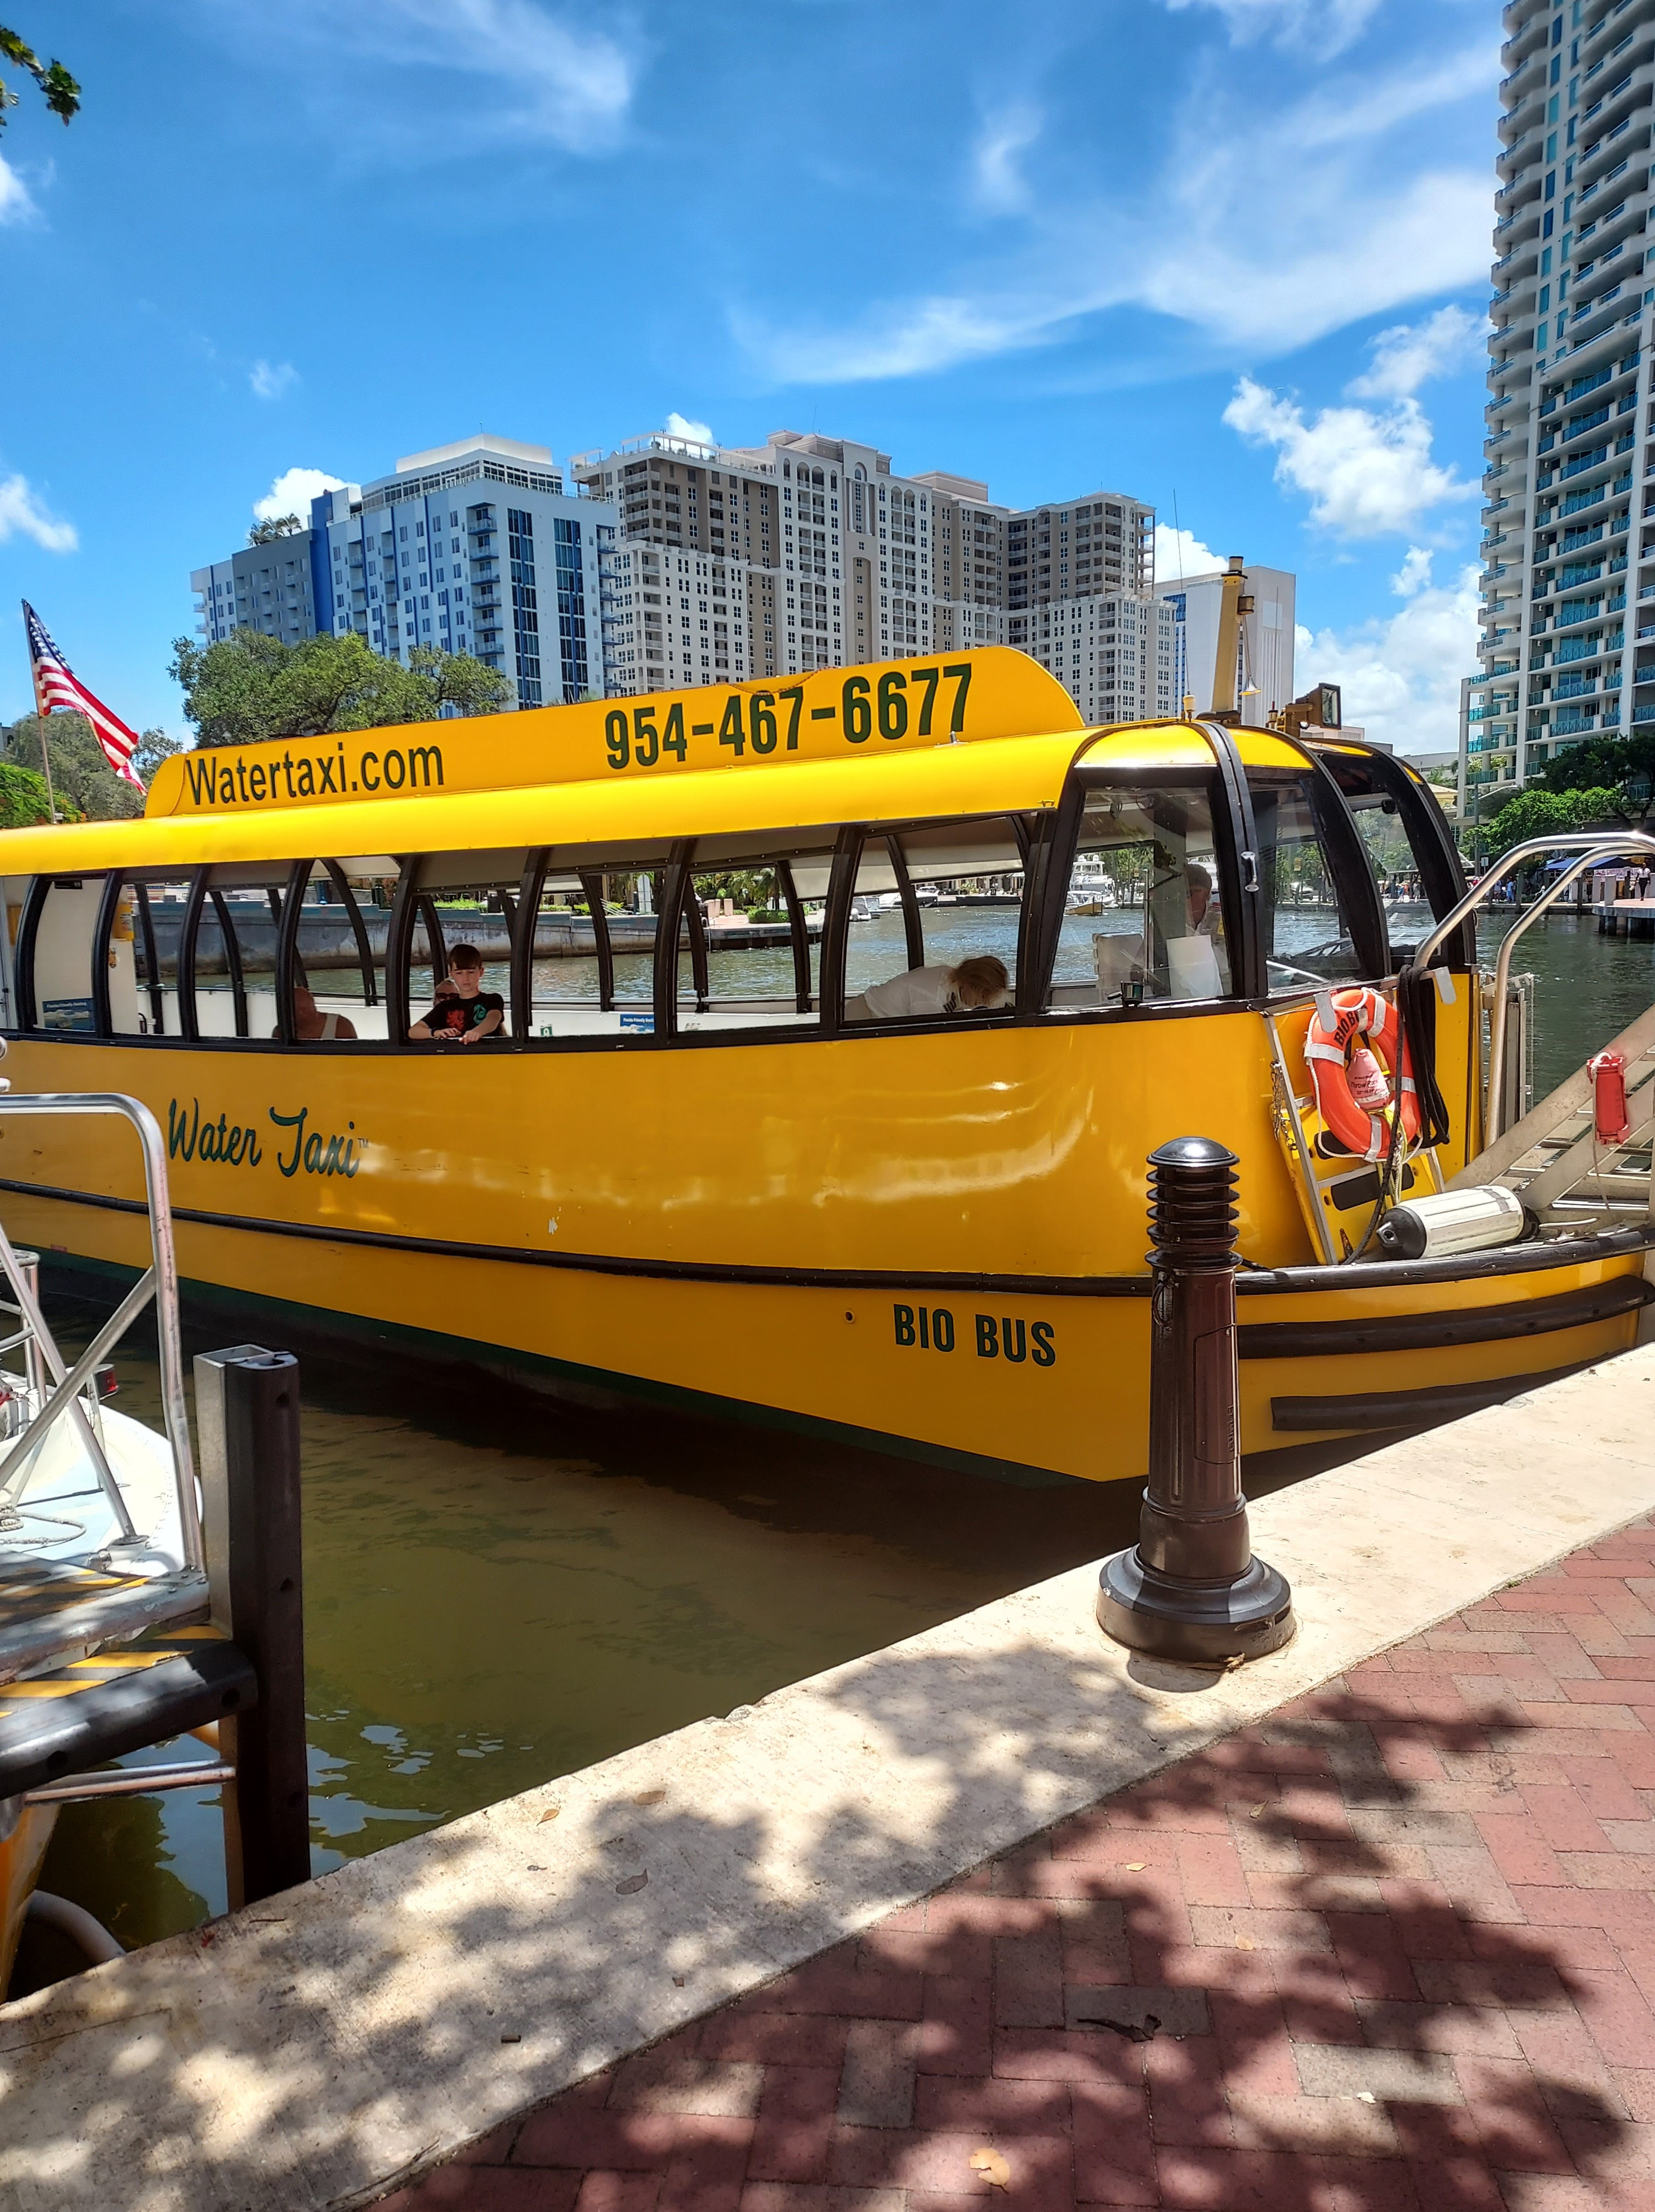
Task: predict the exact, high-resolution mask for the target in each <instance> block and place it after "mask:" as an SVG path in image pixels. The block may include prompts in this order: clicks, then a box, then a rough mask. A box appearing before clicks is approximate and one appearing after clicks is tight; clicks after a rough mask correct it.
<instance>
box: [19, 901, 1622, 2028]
mask: <svg viewBox="0 0 1655 2212" xmlns="http://www.w3.org/2000/svg"><path fill="white" fill-rule="evenodd" d="M926 921H927V953H928V957H932V958H939V959H941V958H947V959H957V958H958V957H962V956H963V954H964V953H965V952H967V951H996V950H1004V951H1008V952H1009V951H1011V950H1013V949H1014V942H1015V915H1014V913H1013V911H1012V910H1010V909H1005V910H1001V909H998V908H983V909H975V910H970V911H969V912H966V911H956V912H952V913H936V912H933V913H931V914H928V915H927V917H926ZM1293 921H1294V924H1295V927H1298V928H1300V929H1302V931H1303V933H1304V937H1303V941H1304V943H1305V944H1307V945H1308V944H1309V943H1311V942H1313V941H1314V939H1315V937H1316V935H1317V933H1318V932H1319V933H1321V934H1323V935H1324V934H1325V933H1326V931H1325V926H1324V924H1323V923H1322V922H1321V921H1319V920H1318V918H1317V917H1316V916H1314V915H1305V916H1302V917H1299V916H1295V917H1293ZM1102 926H1104V924H1102V923H1100V922H1098V921H1093V922H1090V923H1088V924H1087V925H1086V927H1102ZM1509 926H1510V918H1509V917H1501V918H1499V919H1497V920H1496V921H1494V922H1493V923H1491V924H1489V925H1488V927H1486V928H1485V931H1484V934H1483V939H1482V948H1481V949H1482V954H1483V957H1484V958H1485V960H1486V961H1489V962H1491V961H1492V958H1493V956H1494V950H1495V948H1496V946H1497V945H1498V941H1499V938H1500V933H1501V932H1502V931H1503V929H1504V928H1506V927H1509ZM718 957H719V958H720V960H721V962H723V961H728V962H732V963H734V962H740V963H746V964H745V980H746V981H748V982H749V987H761V986H762V987H770V983H771V981H772V976H771V972H770V971H771V969H772V968H773V967H774V965H775V963H776V959H777V956H776V955H775V954H772V953H769V952H757V953H751V954H743V953H726V954H721V955H719V956H718ZM781 957H782V958H784V959H785V958H786V957H788V956H786V955H785V954H784V955H782V956H781ZM851 961H852V969H851V982H852V986H853V987H861V986H862V985H863V984H865V983H867V982H868V981H873V980H874V979H875V978H876V976H879V975H885V974H888V973H890V972H891V969H892V968H893V967H900V966H901V965H902V964H903V956H902V927H901V921H900V917H899V916H896V915H881V916H880V917H879V920H878V921H874V922H872V923H869V924H867V925H863V926H861V927H859V928H858V929H857V930H856V931H855V932H854V933H853V935H852V939H851ZM587 964H589V963H580V962H559V963H556V965H557V970H558V975H557V987H558V988H559V989H560V990H564V991H566V990H569V989H570V987H571V985H572V984H573V982H574V974H573V971H577V970H579V969H581V968H583V967H584V966H586V965H587ZM1517 965H1518V967H1519V968H1524V969H1530V970H1532V972H1533V973H1534V975H1535V976H1536V1007H1537V1021H1536V1030H1537V1035H1536V1048H1535V1055H1534V1057H1535V1080H1536V1090H1537V1091H1543V1090H1545V1089H1547V1088H1549V1087H1550V1086H1551V1085H1554V1084H1555V1083H1556V1082H1558V1081H1559V1080H1561V1078H1562V1077H1563V1076H1564V1075H1565V1074H1567V1073H1568V1072H1569V1071H1570V1069H1571V1068H1573V1067H1576V1066H1579V1065H1580V1064H1581V1062H1582V1061H1583V1060H1585V1057H1586V1056H1587V1055H1588V1054H1590V1053H1591V1051H1593V1050H1595V1049H1596V1048H1597V1047H1598V1046H1599V1045H1601V1044H1602V1043H1603V1042H1605V1041H1606V1040H1607V1038H1608V1037H1609V1036H1611V1035H1613V1034H1614V1033H1615V1031H1616V1030H1619V1029H1621V1028H1622V1027H1623V1026H1624V1025H1625V1024H1626V1023H1627V1022H1628V1021H1630V1020H1631V1019H1632V1018H1634V1016H1635V1015H1636V1014H1637V1013H1639V1012H1641V1011H1642V1010H1643V1008H1644V1007H1645V1006H1647V1005H1648V1004H1649V1003H1650V1001H1651V999H1652V997H1655V945H1651V944H1649V943H1646V942H1642V941H1636V940H1628V939H1610V938H1600V937H1599V936H1598V935H1597V927H1596V924H1595V922H1594V921H1592V920H1591V918H1589V917H1588V918H1584V919H1576V918H1574V917H1567V916H1564V917H1548V918H1547V919H1546V920H1544V921H1542V922H1541V923H1540V924H1538V925H1537V926H1536V927H1535V928H1534V929H1533V930H1531V931H1530V933H1529V934H1528V936H1527V938H1526V939H1525V940H1524V945H1523V947H1522V948H1521V951H1520V953H1519V955H1518V962H1517ZM576 987H578V986H576ZM593 987H594V989H595V976H594V978H593ZM726 987H734V985H733V981H732V983H731V984H729V985H727V986H726ZM58 1316H59V1318H60V1319H62V1320H63V1321H64V1322H65V1326H64V1338H65V1340H66V1341H74V1340H75V1339H76V1334H77V1330H76V1325H75V1324H76V1321H77V1320H79V1319H80V1318H81V1317H80V1316H77V1315H76V1313H75V1312H74V1310H71V1309H68V1308H64V1307H59V1308H58ZM188 1323H189V1333H190V1336H191V1348H192V1349H193V1350H203V1349H206V1348H208V1347H209V1346H210V1345H213V1344H218V1343H222V1342H224V1341H226V1340H228V1339H229V1338H230V1337H232V1336H233V1334H234V1332H233V1331H231V1330H229V1329H228V1328H227V1327H226V1325H225V1324H224V1323H223V1322H218V1323H217V1324H216V1326H215V1325H210V1324H209V1323H206V1322H203V1321H202V1319H201V1318H200V1317H199V1316H194V1315H191V1316H188ZM117 1365H118V1368H119V1376H120V1385H121V1393H120V1397H119V1401H118V1402H119V1404H120V1405H121V1406H122V1407H124V1408H125V1410H126V1411H128V1412H131V1413H135V1414H137V1416H138V1417H139V1418H140V1419H149V1420H152V1421H154V1422H155V1425H159V1407H158V1403H157V1396H156V1374H155V1364H154V1361H153V1358H151V1357H149V1355H148V1354H147V1353H146V1352H145V1351H144V1350H143V1347H142V1346H139V1347H138V1348H137V1349H136V1350H134V1351H131V1352H126V1353H125V1354H123V1355H122V1357H121V1358H119V1360H118V1362H117ZM303 1389H304V1407H305V1411H304V1459H305V1572H306V1589H305V1604H306V1621H307V1659H308V1683H309V1699H308V1702H309V1706H310V1712H311V1721H310V1730H309V1733H310V1741H311V1747H312V1748H311V1766H312V1776H311V1778H312V1792H313V1794H312V1813H313V1867H314V1869H315V1871H317V1872H318V1873H320V1872H323V1871H325V1870H326V1869H328V1868H330V1867H332V1866H336V1865H338V1863H340V1862H341V1861H342V1860H344V1859H345V1858H347V1857H356V1856H359V1855H360V1854H362V1853H364V1852H367V1851H371V1850H378V1849H380V1848H381V1847H382V1846H383V1845H384V1844H387V1843H391V1842H394V1841H396V1840H397V1839H398V1838H401V1837H404V1836H408V1835H411V1834H414V1833H417V1832H418V1831H419V1830H421V1829H422V1828H426V1827H429V1826H433V1825H435V1823H437V1822H440V1821H442V1820H450V1819H453V1818H454V1817H455V1816H456V1815H457V1814H461V1813H465V1812H468V1811H471V1810H473V1809H475V1808H477V1807H478V1806H481V1805H484V1804H488V1803H490V1802H494V1801H495V1800H496V1799H498V1798H500V1797H502V1796H508V1795H510V1794H512V1793H514V1792H515V1791H517V1790H523V1789H526V1788H528V1787H530V1786H532V1784H535V1783H538V1782H541V1781H545V1780H546V1779H547V1778H550V1777H551V1776H554V1775H557V1774H560V1773H563V1772H567V1771H569V1770H570V1769H571V1768H574V1767H577V1766H581V1765H586V1764H587V1763H588V1762H590V1761H592V1760H594V1759H601V1758H603V1757H604V1756H605V1755H606V1754H607V1753H611V1752H614V1751H617V1750H619V1749H622V1748H624V1747H625V1746H627V1745H629V1744H632V1743H636V1742H638V1741H642V1740H643V1739H645V1738H648V1737H650V1736H653V1735H660V1733H662V1732H663V1731H664V1730H666V1729H672V1728H677V1727H679V1726H682V1725H683V1724H684V1723H686V1722H688V1721H691V1720H695V1719H697V1718H699V1717H702V1716H703V1715H706V1714H709V1713H721V1712H727V1711H730V1710H731V1708H732V1707H733V1706H735V1705H743V1704H747V1703H751V1701H752V1700H753V1699H755V1698H758V1697H760V1696H762V1695H763V1694H764V1692H766V1691H768V1690H770V1689H773V1688H776V1687H777V1686H779V1685H781V1684H782V1683H784V1682H788V1681H792V1680H797V1679H798V1678H799V1677H800V1676H801V1675H804V1674H810V1673H812V1672H813V1671H815V1670H816V1669H818V1668H823V1667H827V1666H831V1665H833V1664H835V1663H836V1662H838V1661H841V1660H843V1659H847V1658H850V1657H853V1656H855V1655H857V1654H859V1653H861V1652H864V1651H868V1650H875V1649H878V1648H879V1646H881V1645H883V1644H888V1643H890V1642H891V1641H893V1640H894V1639H896V1638H899V1637H903V1636H906V1635H910V1634H912V1633H914V1632H916V1631H917V1630H919V1629H921V1628H923V1627H927V1626H930V1625H931V1624H933V1623H934V1622H936V1621H938V1620H946V1619H948V1618H949V1617H950V1616H952V1614H955V1613H960V1612H963V1611H964V1610H966V1609H967V1608H969V1607H972V1606H977V1605H981V1604H983V1603H985V1602H986V1601H989V1599H991V1598H994V1597H996V1596H1000V1595H1003V1594H1004V1593H1005V1592H1007V1591H1008V1590H1011V1589H1017V1588H1019V1587H1020V1586H1021V1585H1022V1584H1024V1583H1028V1582H1030V1581H1032V1580H1034V1579H1036V1578H1037V1577H1039V1576H1041V1575H1044V1574H1048V1573H1052V1572H1055V1571H1057V1570H1058V1569H1060V1568H1062V1567H1063V1566H1067V1565H1072V1564H1074V1562H1076V1561H1078V1560H1080V1559H1086V1558H1089V1557H1092V1556H1095V1555H1096V1554H1097V1553H1100V1552H1102V1551H1104V1550H1105V1549H1107V1548H1109V1547H1111V1546H1113V1545H1116V1544H1118V1543H1121V1542H1124V1541H1130V1538H1131V1534H1132V1533H1133V1522H1134V1520H1135V1501H1134V1500H1133V1499H1132V1498H1130V1497H1129V1496H1128V1495H1126V1494H1125V1490H1124V1486H1122V1490H1121V1492H1120V1493H1119V1494H1117V1492H1114V1491H1111V1490H1104V1491H1098V1492H1090V1491H1087V1490H1085V1489H1083V1488H1081V1487H1080V1486H1066V1487H1062V1488H1053V1489H1047V1490H1015V1489H1010V1488H1006V1487H1002V1486H999V1485H997V1484H995V1483H991V1482H988V1481H984V1480H978V1479H976V1478H973V1477H969V1476H964V1475H958V1474H948V1473H945V1472H943V1471H941V1470H939V1469H937V1468H929V1467H927V1466H924V1465H923V1464H922V1463H919V1462H910V1461H907V1460H898V1459H894V1458H886V1457H884V1456H882V1455H879V1454H876V1453H872V1452H862V1451H856V1450H853V1449H849V1448H840V1447H835V1446H832V1445H829V1444H825V1443H813V1442H805V1441H802V1440H800V1439H799V1438H797V1437H789V1436H787V1435H783V1434H781V1433H779V1432H772V1431H764V1430H761V1429H755V1428H748V1427H745V1426H737V1425H725V1424H716V1423H712V1422H701V1421H691V1420H683V1419H669V1418H667V1417H666V1416H663V1415H660V1414H655V1413H625V1414H620V1413H593V1412H587V1411H582V1410H578V1409H571V1408H568V1407H561V1406H557V1405H554V1404H552V1403H551V1402H549V1401H547V1400H545V1398H543V1397H541V1396H539V1395H537V1394H536V1393H534V1392H532V1391H531V1390H528V1389H516V1388H514V1387H513V1386H512V1385H510V1384H508V1383H501V1382H499V1381H497V1380H496V1379H494V1378H492V1377H488V1376H478V1375H476V1374H473V1373H471V1372H469V1371H467V1370H459V1369H454V1370H439V1369H434V1368H432V1367H431V1366H429V1364H413V1363H411V1362H407V1361H402V1360H397V1359H382V1358H375V1360H374V1362H373V1363H372V1364H369V1363H368V1362H367V1361H366V1360H364V1359H362V1358H359V1357H356V1356H354V1355H353V1356H351V1357H349V1358H338V1357H330V1356H328V1354H327V1353H326V1351H323V1352H317V1351H316V1350H315V1349H314V1348H313V1347H307V1348H306V1351H305V1355H304V1369H303ZM1290 1471H1293V1470H1290V1469H1289V1468H1287V1466H1285V1465H1284V1466H1283V1467H1282V1468H1280V1469H1278V1470H1276V1471H1275V1474H1274V1475H1273V1477H1272V1478H1271V1480H1276V1479H1281V1478H1282V1477H1283V1476H1285V1475H1286V1474H1287V1473H1288V1472H1290ZM159 1755H161V1754H156V1753H145V1754H142V1755H141V1757H140V1759H137V1760H134V1761H132V1762H129V1763H132V1764H139V1763H142V1762H143V1759H149V1758H153V1757H156V1756H159ZM43 1881H44V1886H45V1887H47V1888H49V1889H54V1890H57V1891H58V1892H60V1893H63V1894H64V1895H67V1896H69V1897H72V1898H74V1899H76V1901H77V1902H79V1903H81V1904H82V1905H86V1906H87V1907H88V1908H89V1909H90V1910H91V1911H94V1913H96V1914H97V1915H98V1917H100V1919H102V1920H104V1921H105V1922H106V1924H107V1925H108V1926H109V1927H110V1928H111V1929H113V1931H114V1933H115V1934H116V1935H117V1936H119V1938H120V1940H121V1941H122V1942H125V1943H126V1944H128V1945H129V1946H130V1945H135V1944H138V1943H143V1942H151V1941H153V1940H154V1939H155V1937H157V1936H163V1935H167V1934H169V1933H172V1932H173V1931H175V1930H178V1929H185V1928H188V1927H192V1926H193V1925H195V1924H196V1923H198V1922H199V1921H200V1920H202V1919H204V1918H205V1917H207V1916H208V1915H209V1914H210V1913H212V1912H216V1911H222V1909H223V1904H224V1886H223V1871H222V1843H221V1831H220V1821H219V1814H218V1809H217V1798H216V1793H214V1792H211V1791H205V1790H193V1791H177V1792H170V1793H167V1794H166V1795H157V1796H151V1797H140V1798H131V1799H126V1800H119V1801H113V1802H107V1801H106V1802H104V1803H101V1804H99V1805H88V1806H72V1807H70V1808H67V1809H66V1810H65V1812H64V1814H63V1816H62V1818H61V1820H60V1821H59V1824H58V1834H57V1837H56V1838H55V1839H54V1842H53V1844H52V1850H51V1853H50V1855H49V1857H48V1860H47V1863H46V1870H45V1874H44V1876H43ZM74 1963H75V1962H74V1960H73V1958H72V1957H71V1956H70V1955H68V1954H66V1953H65V1952H64V1951H63V1950H61V1949H59V1948H57V1947H56V1945H55V1942H53V1940H52V1939H49V1938H46V1937H43V1936H30V1937H29V1938H28V1939H27V1949H26V1951H25V1953H24V1954H23V1956H22V1959H21V1962H20V1967H19V1972H18V1974H17V1975H16V1977H15V1978H14V1982H13V1994H14V1995H17V1994H21V1992H22V1991H23V1990H25V1989H27V1988H28V1987H31V1986H33V1985H34V1984H36V1983H37V1982H38V1981H40V1980H41V1979H47V1978H52V1976H53V1975H55V1974H58V1973H62V1972H67V1971H70V1969H71V1967H72V1966H73V1965H74Z"/></svg>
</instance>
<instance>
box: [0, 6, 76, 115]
mask: <svg viewBox="0 0 1655 2212" xmlns="http://www.w3.org/2000/svg"><path fill="white" fill-rule="evenodd" d="M0 61H6V62H15V63H16V64H17V66H18V68H19V69H21V70H27V71H28V73H29V75H30V76H32V77H33V79H34V82H35V83H36V84H38V85H39V86H40V92H41V96H42V97H43V98H44V100H45V101H46V106H48V107H49V108H50V109H51V111H52V113H53V114H54V115H56V116H59V117H61V118H62V119H63V121H64V123H65V124H67V123H68V122H69V121H70V118H71V117H73V116H75V115H76V114H78V113H79V112H80V106H81V88H80V87H79V85H78V84H76V82H75V80H74V78H73V77H72V76H70V73H69V71H68V70H66V69H65V68H64V65H63V64H62V63H61V62H60V61H51V62H43V61H42V60H41V59H40V56H39V55H38V54H37V53H36V52H34V49H33V47H32V46H25V45H24V43H23V41H22V40H21V39H20V38H19V37H18V35H17V33H16V32H15V31H9V30H8V29H7V28H6V27H5V25H4V24H3V23H0ZM16 105H17V94H15V92H13V91H12V90H11V89H10V88H9V86H8V84H7V83H6V81H5V79H4V78H3V77H0V131H3V130H4V129H5V126H6V110H7V109H8V108H9V107H15V106H16Z"/></svg>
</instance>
